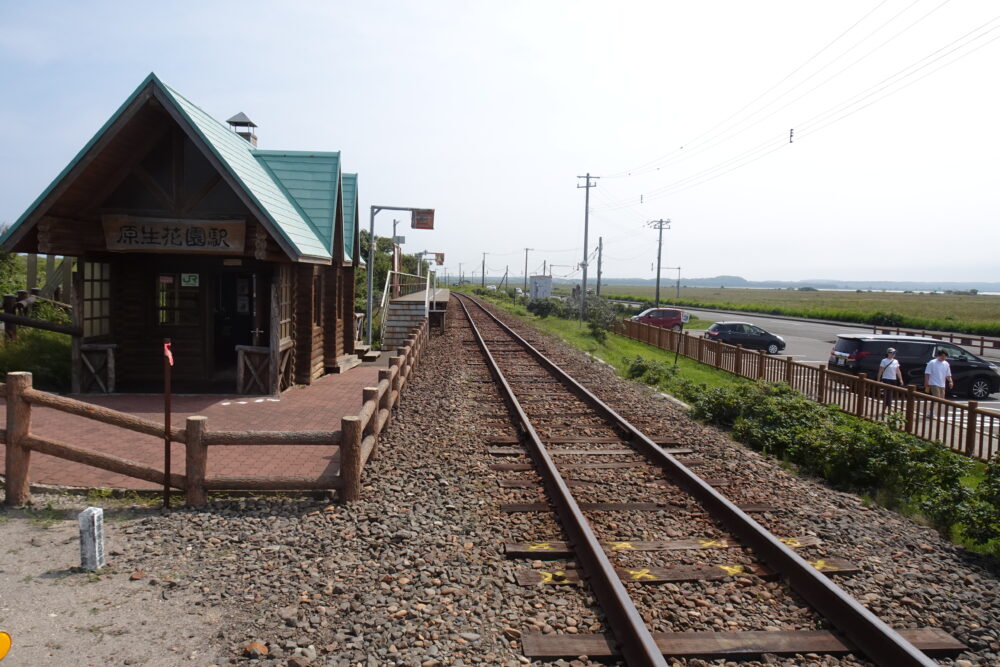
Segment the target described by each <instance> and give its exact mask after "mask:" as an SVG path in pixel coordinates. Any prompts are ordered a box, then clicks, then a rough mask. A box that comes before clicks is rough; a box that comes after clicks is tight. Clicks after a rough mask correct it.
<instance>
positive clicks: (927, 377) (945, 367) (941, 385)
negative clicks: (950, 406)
mask: <svg viewBox="0 0 1000 667" xmlns="http://www.w3.org/2000/svg"><path fill="white" fill-rule="evenodd" d="M945 385H947V387H948V389H953V388H954V387H955V383H954V381H953V380H952V379H951V365H950V364H948V353H947V352H946V351H945V350H938V352H937V358H936V359H931V360H930V361H928V362H927V367H926V368H925V369H924V389H925V390H926V391H927V393H928V394H930V395H931V396H937V397H938V398H944V391H945ZM931 408H932V406H928V416H930V409H931Z"/></svg>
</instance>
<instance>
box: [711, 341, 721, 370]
mask: <svg viewBox="0 0 1000 667" xmlns="http://www.w3.org/2000/svg"><path fill="white" fill-rule="evenodd" d="M712 349H713V350H715V367H716V368H722V343H720V342H719V341H717V340H713V341H712Z"/></svg>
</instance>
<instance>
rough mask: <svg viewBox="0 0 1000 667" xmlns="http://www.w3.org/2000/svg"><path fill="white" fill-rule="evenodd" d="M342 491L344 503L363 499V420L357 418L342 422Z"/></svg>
mask: <svg viewBox="0 0 1000 667" xmlns="http://www.w3.org/2000/svg"><path fill="white" fill-rule="evenodd" d="M340 479H341V480H343V482H344V485H343V487H341V490H340V499H341V501H343V502H353V501H355V500H359V499H360V498H361V420H360V419H358V418H357V417H356V416H350V417H343V418H341V420H340Z"/></svg>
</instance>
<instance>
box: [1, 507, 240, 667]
mask: <svg viewBox="0 0 1000 667" xmlns="http://www.w3.org/2000/svg"><path fill="white" fill-rule="evenodd" d="M34 500H35V505H34V507H33V508H29V509H23V510H11V509H0V630H3V631H5V632H8V633H9V634H10V635H11V638H12V647H11V650H10V653H9V654H8V655H7V657H6V659H4V661H3V667H8V666H10V667H19V666H20V667H27V666H32V667H34V666H37V665H51V666H60V665H111V664H117V665H181V664H184V665H211V664H215V663H221V662H222V661H223V660H222V659H220V658H218V657H217V656H218V651H217V650H216V648H215V643H214V641H213V637H214V635H215V633H216V632H217V631H218V628H219V627H220V622H221V620H222V619H223V617H224V616H225V611H224V610H223V609H221V608H219V607H210V606H205V605H203V604H202V599H201V595H200V594H198V593H196V592H193V591H190V590H185V589H183V588H180V587H176V586H175V585H173V584H172V582H173V580H174V579H173V578H174V577H177V576H179V575H181V574H182V573H175V572H166V571H165V572H159V571H146V572H144V573H143V574H142V575H141V577H140V576H137V577H136V578H134V579H133V578H132V576H133V574H134V573H136V570H135V569H134V566H132V565H130V562H132V561H133V557H134V556H135V555H136V554H134V553H131V554H129V553H126V551H132V552H135V551H136V547H135V546H134V545H131V546H129V545H127V544H126V538H125V535H124V530H125V528H126V527H127V526H129V525H131V524H132V523H134V522H135V521H137V520H140V519H142V518H143V517H147V516H149V515H151V514H158V513H159V512H158V511H157V510H151V509H149V508H143V507H136V506H132V507H129V506H127V505H126V504H124V503H121V502H115V501H112V502H110V503H109V502H101V503H90V502H88V501H87V499H85V498H80V497H73V496H52V497H47V496H42V495H38V494H35V497H34ZM91 504H95V505H101V506H104V507H105V524H104V525H105V538H106V548H107V553H108V557H107V560H108V565H107V567H105V568H104V569H102V570H100V571H99V572H85V571H83V570H81V569H79V567H78V566H79V565H80V539H79V528H78V523H77V514H78V513H79V512H80V511H81V510H83V509H84V508H86V507H88V506H90V505H91ZM108 505H112V507H108ZM113 505H118V506H117V507H114V506H113Z"/></svg>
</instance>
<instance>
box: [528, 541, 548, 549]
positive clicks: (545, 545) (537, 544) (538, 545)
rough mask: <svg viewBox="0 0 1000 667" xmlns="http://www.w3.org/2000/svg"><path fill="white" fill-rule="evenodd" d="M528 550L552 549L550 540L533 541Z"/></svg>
mask: <svg viewBox="0 0 1000 667" xmlns="http://www.w3.org/2000/svg"><path fill="white" fill-rule="evenodd" d="M528 551H552V544H551V543H550V542H533V543H532V544H529V545H528Z"/></svg>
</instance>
